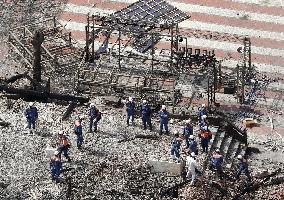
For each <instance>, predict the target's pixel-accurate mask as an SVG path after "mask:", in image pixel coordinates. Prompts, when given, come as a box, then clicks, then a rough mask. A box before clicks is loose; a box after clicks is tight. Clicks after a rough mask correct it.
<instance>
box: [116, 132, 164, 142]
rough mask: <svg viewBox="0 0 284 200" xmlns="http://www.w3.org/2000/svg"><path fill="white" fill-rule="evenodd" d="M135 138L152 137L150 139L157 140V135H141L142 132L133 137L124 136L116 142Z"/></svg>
mask: <svg viewBox="0 0 284 200" xmlns="http://www.w3.org/2000/svg"><path fill="white" fill-rule="evenodd" d="M136 138H141V139H152V140H157V139H159V137H158V136H157V135H143V134H138V135H135V136H134V137H126V138H123V139H121V140H119V141H118V143H121V142H127V141H131V140H135V139H136Z"/></svg>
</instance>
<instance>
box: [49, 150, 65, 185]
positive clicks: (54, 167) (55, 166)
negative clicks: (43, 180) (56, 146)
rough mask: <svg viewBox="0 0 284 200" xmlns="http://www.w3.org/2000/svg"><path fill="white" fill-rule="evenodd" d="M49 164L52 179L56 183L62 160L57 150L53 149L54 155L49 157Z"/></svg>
mask: <svg viewBox="0 0 284 200" xmlns="http://www.w3.org/2000/svg"><path fill="white" fill-rule="evenodd" d="M49 166H50V170H51V176H52V180H53V181H55V182H56V183H58V182H59V176H60V173H61V168H62V162H61V159H60V156H59V152H58V151H55V152H54V155H53V156H52V157H51V158H50V163H49Z"/></svg>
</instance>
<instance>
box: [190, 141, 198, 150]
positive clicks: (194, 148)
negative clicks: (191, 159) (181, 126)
mask: <svg viewBox="0 0 284 200" xmlns="http://www.w3.org/2000/svg"><path fill="white" fill-rule="evenodd" d="M189 150H190V151H191V152H196V150H197V142H196V141H195V140H191V141H190V143H189Z"/></svg>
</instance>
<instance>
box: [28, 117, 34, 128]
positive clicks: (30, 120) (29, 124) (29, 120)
mask: <svg viewBox="0 0 284 200" xmlns="http://www.w3.org/2000/svg"><path fill="white" fill-rule="evenodd" d="M27 121H28V128H29V129H31V128H33V129H35V119H27Z"/></svg>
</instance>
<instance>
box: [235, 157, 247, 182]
mask: <svg viewBox="0 0 284 200" xmlns="http://www.w3.org/2000/svg"><path fill="white" fill-rule="evenodd" d="M237 158H238V160H239V167H238V171H237V174H236V179H237V180H238V179H239V178H240V175H241V174H242V173H244V174H245V175H246V176H247V178H248V181H249V182H251V176H250V173H249V170H248V163H247V160H246V159H244V158H243V156H242V155H238V157H237Z"/></svg>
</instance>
